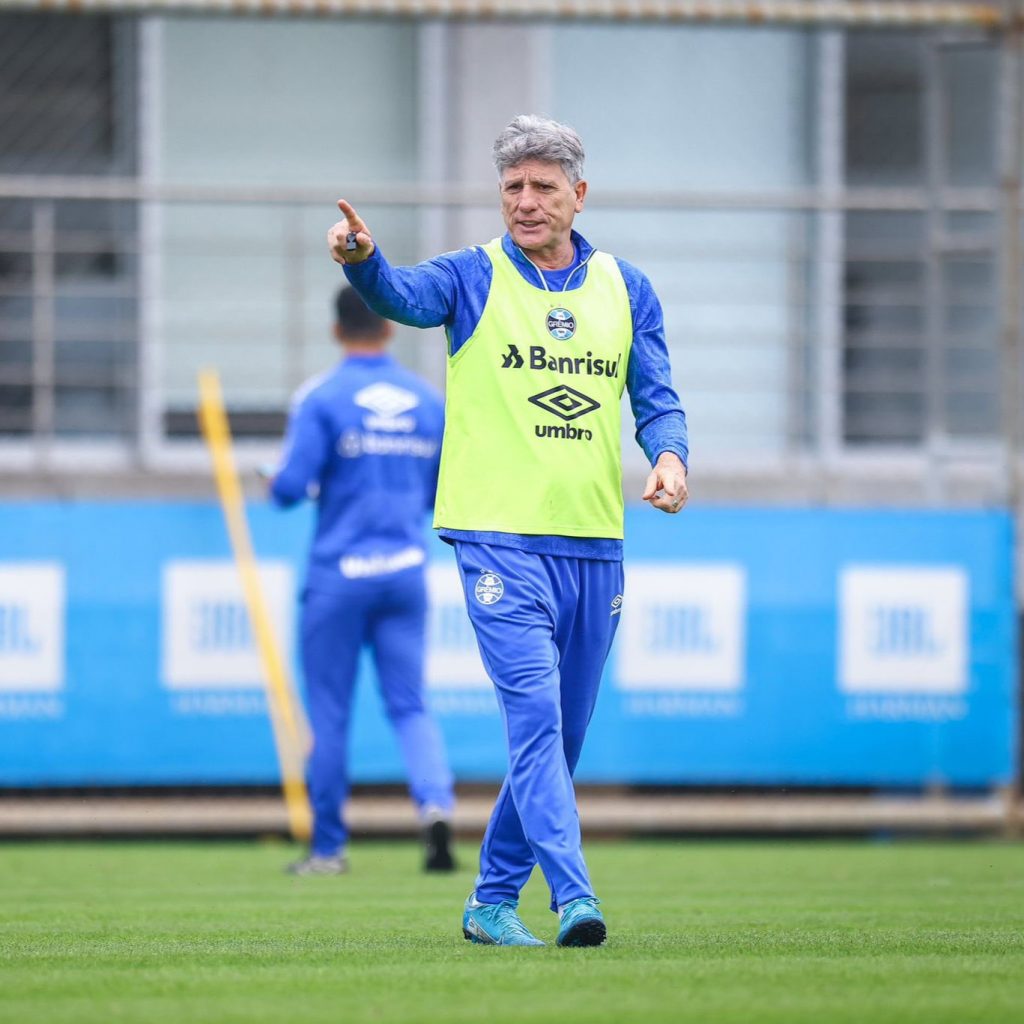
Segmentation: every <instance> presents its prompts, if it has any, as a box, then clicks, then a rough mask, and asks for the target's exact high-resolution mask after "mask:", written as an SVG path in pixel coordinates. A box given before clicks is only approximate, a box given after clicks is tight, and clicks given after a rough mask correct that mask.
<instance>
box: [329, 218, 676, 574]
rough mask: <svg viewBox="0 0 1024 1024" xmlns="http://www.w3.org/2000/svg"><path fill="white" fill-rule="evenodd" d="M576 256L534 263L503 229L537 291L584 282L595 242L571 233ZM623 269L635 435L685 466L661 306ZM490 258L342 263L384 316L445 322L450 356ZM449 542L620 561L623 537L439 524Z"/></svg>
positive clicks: (477, 253)
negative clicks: (560, 263)
mask: <svg viewBox="0 0 1024 1024" xmlns="http://www.w3.org/2000/svg"><path fill="white" fill-rule="evenodd" d="M572 242H573V249H574V258H573V261H572V263H570V264H569V266H567V267H564V268H562V269H559V270H540V269H539V268H537V267H535V266H534V265H533V264H532V263H531V262H530V261H529V260H528V259H527V258H526V256H525V255H524V254H523V252H522V251H521V250H520V249H519V247H518V246H517V245H516V244H515V243H514V242H513V241H512V238H511V237H510V236H509V235H508V234H506V235H505V236H504V238H503V239H502V248H503V250H504V252H505V254H506V255H507V256H508V257H509V259H510V260H511V261H512V263H513V265H514V266H515V267H516V269H517V270H518V271H519V273H520V274H521V275H522V277H523V279H524V280H526V281H527V282H529V283H530V284H532V285H533V286H534V287H536V288H542V287H543V286H542V284H541V282H540V279H539V277H538V275H539V274H541V273H542V274H543V275H544V280H545V282H546V283H547V287H548V289H549V290H550V291H551V292H556V293H557V292H561V291H563V290H565V291H574V290H575V289H577V288H579V287H580V285H582V284H583V282H584V281H585V280H586V275H587V267H586V263H587V261H588V260H589V258H590V256H591V255H592V254H593V251H594V249H593V246H591V245H590V243H589V242H587V240H586V239H585V238H583V236H582V235H580V234H579V233H578V232H576V231H573V232H572ZM616 263H617V264H618V267H619V270H620V271H621V273H622V278H623V281H624V282H625V285H626V291H627V293H628V295H629V307H630V312H631V314H632V317H633V344H632V347H631V349H630V354H629V363H628V365H627V368H626V390H627V391H628V393H629V400H630V405H631V406H632V409H633V417H634V419H635V420H636V439H637V442H638V443H639V444H640V446H641V448H643V450H644V453H645V454H646V455H647V458H648V459H649V460H650V462H651V463H652V464H653V463H654V462H655V461H656V460H657V458H658V456H659V455H660V454H662V453H663V452H674V453H675V454H676V455H678V456H679V458H680V459H681V460H682V462H683V464H684V465H686V464H687V462H688V457H689V447H688V442H687V431H686V415H685V413H684V412H683V409H682V406H681V405H680V402H679V397H678V395H677V394H676V392H675V389H674V388H673V386H672V379H671V371H670V368H669V360H668V349H667V346H666V344H665V327H664V320H663V317H662V312H661V304H660V303H659V302H658V297H657V295H655V293H654V289H653V287H652V286H651V282H650V281H649V280H648V279H647V277H646V275H644V274H643V273H642V272H641V271H640V270H638V269H637V268H636V267H634V266H633V265H632V264H631V263H627V262H626V261H625V260H620V259H618V258H616ZM492 273H493V271H492V266H491V261H490V259H488V257H487V254H486V253H485V252H484V251H483V249H482V248H481V247H480V246H472V247H469V248H466V249H459V250H458V251H456V252H450V253H445V254H444V255H442V256H436V257H434V258H433V259H430V260H426V261H425V262H423V263H419V264H417V265H416V266H413V267H393V266H391V264H390V263H388V261H387V260H386V259H385V258H384V256H383V254H382V253H381V251H380V247H379V246H376V247H375V249H374V252H373V255H372V256H370V258H369V259H367V260H365V261H364V262H363V263H358V264H355V265H353V266H346V267H345V275H346V277H347V278H348V280H349V282H350V283H351V284H352V285H353V287H355V288H356V290H357V291H358V292H359V293H360V295H362V297H363V299H364V300H365V301H366V303H367V304H368V305H369V306H370V307H371V308H372V309H374V310H375V311H376V312H377V313H379V314H380V315H381V316H384V317H387V318H388V319H389V320H396V321H398V322H399V323H403V324H407V325H409V326H411V327H440V326H443V327H444V329H445V334H446V336H447V339H448V354H449V355H454V354H455V353H456V352H457V351H458V350H459V348H461V346H462V345H463V344H465V342H466V341H468V340H469V338H470V337H471V336H472V334H473V332H474V331H475V330H476V327H477V324H478V323H479V322H480V318H481V316H482V315H483V311H484V306H485V305H486V303H487V295H488V292H489V290H490V286H491V276H492ZM440 533H441V536H442V537H444V538H446V539H448V540H459V539H464V540H475V541H482V542H485V543H491V544H501V545H504V546H508V547H515V548H519V549H520V550H524V551H535V552H538V553H540V554H556V555H574V556H577V557H580V558H600V559H616V560H617V559H620V558H621V557H622V542H621V541H618V540H609V539H603V538H600V539H599V538H595V539H579V538H572V537H535V536H524V535H521V534H494V533H481V532H477V531H456V530H447V529H442V530H441V531H440Z"/></svg>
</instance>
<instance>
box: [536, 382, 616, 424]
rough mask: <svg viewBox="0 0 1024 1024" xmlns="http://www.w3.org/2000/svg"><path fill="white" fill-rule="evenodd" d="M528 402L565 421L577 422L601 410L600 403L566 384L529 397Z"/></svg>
mask: <svg viewBox="0 0 1024 1024" xmlns="http://www.w3.org/2000/svg"><path fill="white" fill-rule="evenodd" d="M530 401H531V402H532V403H533V404H534V405H536V406H538V407H539V408H541V409H543V410H544V411H545V412H549V413H551V414H552V415H553V416H557V417H558V418H559V419H560V420H566V421H569V420H578V419H579V418H580V417H581V416H586V415H587V414H588V413H591V412H593V411H594V410H595V409H600V408H601V403H600V402H595V401H594V399H592V398H590V397H589V396H587V395H585V394H583V392H582V391H577V390H576V389H575V388H571V387H569V386H568V385H567V384H559V385H558V387H554V388H548V390H547V391H542V392H541V393H540V394H539V395H531V396H530Z"/></svg>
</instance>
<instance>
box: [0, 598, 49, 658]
mask: <svg viewBox="0 0 1024 1024" xmlns="http://www.w3.org/2000/svg"><path fill="white" fill-rule="evenodd" d="M41 648H42V644H41V643H40V640H39V638H38V637H37V636H33V635H32V630H31V628H30V620H29V610H28V608H26V607H25V605H23V604H0V654H38V653H39V651H40V650H41Z"/></svg>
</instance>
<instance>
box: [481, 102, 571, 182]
mask: <svg viewBox="0 0 1024 1024" xmlns="http://www.w3.org/2000/svg"><path fill="white" fill-rule="evenodd" d="M492 155H493V157H494V166H495V167H496V168H497V170H498V177H501V176H502V175H503V174H504V173H505V172H506V171H507V170H508V169H509V168H510V167H516V166H518V165H519V164H521V163H523V161H525V160H542V161H544V163H549V164H558V165H560V166H561V168H562V170H563V171H565V176H566V177H567V178H568V179H569V184H570V185H575V184H576V182H578V181H580V180H581V179H582V178H583V141H582V140H581V139H580V137H579V135H577V134H576V132H575V130H574V129H572V128H570V127H569V126H568V125H567V124H560V123H559V122H558V121H552V120H550V119H549V118H546V117H538V116H537V115H536V114H520V115H519V116H518V117H514V118H513V119H512V120H511V121H510V122H509V124H508V126H507V127H506V128H504V129H502V132H501V134H500V135H499V136H498V137H497V138H496V139H495V140H494V149H493V150H492Z"/></svg>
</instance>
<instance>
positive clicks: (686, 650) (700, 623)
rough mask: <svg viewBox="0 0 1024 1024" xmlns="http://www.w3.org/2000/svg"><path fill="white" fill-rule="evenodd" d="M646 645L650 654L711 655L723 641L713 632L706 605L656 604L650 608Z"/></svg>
mask: <svg viewBox="0 0 1024 1024" xmlns="http://www.w3.org/2000/svg"><path fill="white" fill-rule="evenodd" d="M647 646H648V647H649V648H650V650H651V651H675V652H677V653H679V654H711V653H713V652H714V651H717V650H719V648H720V647H721V641H720V640H718V639H717V638H716V637H715V635H714V633H713V632H712V625H711V614H710V610H709V609H708V607H707V605H699V604H670V605H664V604H656V605H649V606H648V609H647Z"/></svg>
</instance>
